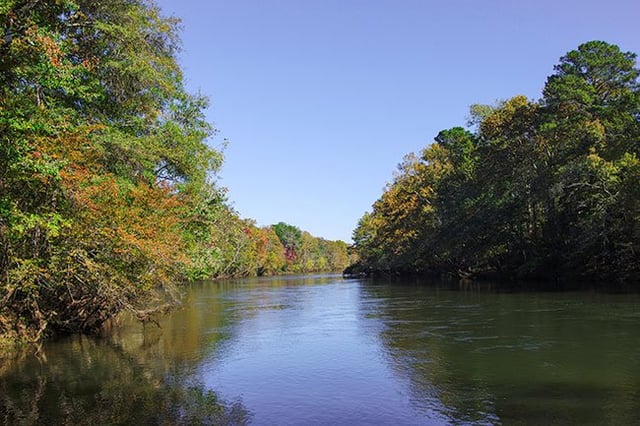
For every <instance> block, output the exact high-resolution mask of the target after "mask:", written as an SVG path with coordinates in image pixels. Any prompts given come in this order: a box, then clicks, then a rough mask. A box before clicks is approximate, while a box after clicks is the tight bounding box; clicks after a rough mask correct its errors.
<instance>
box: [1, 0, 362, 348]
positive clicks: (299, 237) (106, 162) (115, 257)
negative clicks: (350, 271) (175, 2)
mask: <svg viewBox="0 0 640 426" xmlns="http://www.w3.org/2000/svg"><path fill="white" fill-rule="evenodd" d="M178 29H179V21H178V20H176V19H174V18H167V17H164V16H163V15H162V14H161V11H160V10H159V9H158V7H157V6H156V5H155V3H154V2H152V1H147V0H113V1H109V2H104V1H98V0H59V1H58V0H56V1H33V0H6V1H3V2H1V3H0V32H1V35H0V140H1V142H0V336H5V337H6V336H9V337H11V338H13V339H22V340H28V341H37V340H39V339H41V338H43V337H46V336H50V335H54V334H66V333H74V332H94V331H97V330H98V329H99V328H100V327H101V326H102V325H103V324H104V323H105V321H107V320H109V319H111V318H113V317H114V316H115V315H116V314H118V313H120V312H122V311H129V312H132V313H134V314H135V315H136V316H137V317H138V318H140V319H141V320H143V321H147V320H149V319H150V318H152V316H153V315H154V314H155V313H157V312H163V311H165V310H166V309H169V308H170V307H171V306H173V305H174V304H175V303H177V302H178V301H179V299H180V285H181V284H183V283H186V282H189V281H194V280H203V279H212V278H220V277H234V276H248V275H264V274H277V273H286V272H308V271H328V270H333V271H336V270H342V269H344V267H345V266H347V265H348V264H349V262H350V259H349V254H348V253H347V244H346V243H344V242H341V241H327V240H324V239H321V238H316V237H313V236H312V235H310V234H309V233H308V232H303V231H301V230H300V229H298V228H297V227H295V226H293V225H289V224H286V223H279V224H275V225H273V226H267V227H258V226H256V224H255V222H253V221H252V220H249V219H243V218H241V217H240V216H239V215H238V213H237V212H235V211H234V209H233V208H232V207H231V204H230V202H229V201H228V199H227V196H226V190H225V189H224V188H222V187H220V186H219V185H217V184H216V171H217V170H218V169H219V167H220V166H221V164H222V161H223V155H222V153H221V152H220V151H218V150H216V149H213V148H212V147H211V146H210V145H209V143H208V142H209V140H210V137H211V136H212V135H214V134H215V129H214V128H213V127H212V126H211V125H210V124H209V123H208V122H207V121H206V119H205V116H204V111H205V109H206V108H207V105H208V103H207V102H208V101H207V99H206V98H204V97H203V96H200V95H194V94H191V93H188V91H187V90H186V89H185V87H184V83H183V74H182V70H181V69H180V66H179V64H178V62H177V53H178V52H179V49H180V40H179V37H178Z"/></svg>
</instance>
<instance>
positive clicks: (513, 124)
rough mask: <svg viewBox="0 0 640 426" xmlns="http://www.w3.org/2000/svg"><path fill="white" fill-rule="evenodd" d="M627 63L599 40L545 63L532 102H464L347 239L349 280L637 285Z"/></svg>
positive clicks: (638, 123) (638, 105) (634, 150)
mask: <svg viewBox="0 0 640 426" xmlns="http://www.w3.org/2000/svg"><path fill="white" fill-rule="evenodd" d="M635 58H636V55H635V54H633V53H629V52H626V53H625V52H622V51H621V50H620V49H619V48H618V47H617V46H614V45H610V44H607V43H605V42H602V41H591V42H588V43H585V44H582V45H581V46H579V47H578V48H577V50H574V51H571V52H569V53H567V54H566V55H565V56H563V57H562V58H561V59H560V63H559V64H558V65H556V66H555V73H554V74H553V75H551V76H550V77H549V78H548V79H547V82H546V85H545V86H544V91H543V96H542V99H540V100H539V101H532V100H529V99H527V98H526V97H524V96H516V97H514V98H512V99H509V100H507V101H504V102H500V103H499V104H498V105H494V106H486V105H474V106H472V107H471V119H470V122H469V126H470V128H471V129H472V130H467V129H464V128H462V127H455V128H452V129H448V130H443V131H441V132H440V133H439V134H438V135H437V137H436V138H435V141H434V142H433V143H432V144H431V145H429V146H428V147H427V148H426V149H424V150H423V151H422V152H421V153H420V155H415V154H409V155H407V156H406V157H405V159H404V161H403V162H402V164H400V166H399V169H398V171H397V173H396V175H395V178H394V180H393V182H392V183H391V184H389V185H388V187H387V188H386V190H385V191H384V193H383V195H382V196H381V198H380V199H379V200H377V201H376V202H375V204H374V205H373V210H372V212H370V213H366V214H365V215H364V216H363V217H362V218H361V219H360V222H359V224H358V227H357V229H356V230H355V231H354V242H355V246H356V247H357V251H358V253H359V256H360V262H359V263H358V264H356V265H354V266H353V267H351V268H350V272H363V271H369V272H372V271H391V272H396V273H403V272H404V273H438V274H439V273H446V274H454V275H462V276H480V275H485V276H486V275H491V276H499V277H503V278H511V279H513V278H545V279H572V278H573V279H577V278H580V279H594V280H596V279H597V280H605V279H606V280H618V281H637V280H638V279H639V278H640V160H639V159H638V155H639V154H640V86H639V84H638V75H639V71H638V69H637V67H636V62H635Z"/></svg>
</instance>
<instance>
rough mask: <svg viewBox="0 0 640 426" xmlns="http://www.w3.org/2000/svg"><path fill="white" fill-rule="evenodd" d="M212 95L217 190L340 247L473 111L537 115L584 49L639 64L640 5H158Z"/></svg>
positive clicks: (260, 1) (251, 213)
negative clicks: (558, 69)
mask: <svg viewBox="0 0 640 426" xmlns="http://www.w3.org/2000/svg"><path fill="white" fill-rule="evenodd" d="M159 5H160V6H161V8H162V9H163V11H164V13H165V15H172V16H177V17H179V18H181V19H182V23H183V31H182V34H181V35H182V40H183V52H182V53H181V55H180V61H181V64H182V67H183V69H184V71H185V76H186V80H187V86H188V88H189V89H190V90H191V91H193V92H195V91H199V92H201V93H203V94H204V95H207V96H208V97H209V98H210V100H211V108H210V109H209V110H208V112H207V116H208V118H209V120H210V121H211V122H212V123H213V124H214V126H215V127H216V128H217V129H218V130H219V134H218V135H217V136H216V137H215V138H213V139H212V141H211V144H212V145H213V146H217V145H218V144H221V143H222V140H223V139H225V138H226V139H228V140H229V145H228V147H227V149H226V151H225V163H224V166H223V168H222V170H221V172H220V180H219V182H220V184H221V185H222V186H226V187H227V188H228V189H229V198H230V200H231V201H232V204H233V206H234V207H235V208H236V209H237V210H238V211H239V212H240V214H241V215H242V216H243V217H248V218H253V219H255V220H256V221H257V223H258V225H269V224H273V223H277V222H279V221H284V222H287V223H290V224H293V225H296V226H298V227H300V228H301V229H303V230H307V231H309V232H311V233H312V234H313V235H316V236H321V237H324V238H328V239H342V240H345V241H350V238H351V231H352V230H353V228H355V226H356V224H357V221H358V219H359V218H360V217H361V216H362V214H363V213H364V212H365V211H367V210H369V209H370V207H371V204H372V203H373V202H374V201H375V200H376V199H377V198H378V197H379V196H380V195H381V193H382V190H383V188H384V186H385V184H386V183H387V182H389V181H390V180H391V179H392V174H393V171H394V170H395V168H396V165H397V164H398V163H399V162H400V161H401V160H402V157H403V156H404V155H405V154H407V153H409V152H412V151H419V150H420V149H422V148H423V147H425V146H426V145H428V144H429V143H430V142H431V141H432V139H433V137H434V136H435V135H436V134H437V133H438V132H439V131H440V130H442V129H446V128H449V127H453V126H457V125H464V124H465V121H466V117H467V114H468V107H469V105H471V104H474V103H489V104H490V103H493V102H494V101H496V100H498V99H507V98H510V97H512V96H514V95H517V94H523V95H526V96H528V97H529V98H532V99H539V98H540V94H541V90H542V87H543V85H544V82H545V80H546V77H547V76H549V75H550V74H551V73H552V72H553V66H554V65H555V64H556V63H557V62H558V59H559V57H560V56H562V55H564V54H565V53H566V52H568V51H569V50H572V49H575V48H576V47H577V46H578V45H579V44H581V43H583V42H585V41H589V40H604V41H607V42H609V43H614V44H617V45H619V46H620V47H621V48H622V49H623V50H624V51H632V52H635V53H639V54H640V24H639V22H640V1H638V0H608V1H602V0H598V1H595V0H570V1H563V0H536V1H516V0H504V1H491V0H485V1H478V0H476V1H471V0H469V1H462V0H440V1H427V0H423V1H418V0H371V1H364V0H295V1H294V0H281V1H275V0H274V1H271V0H252V1H248V0H245V1H243V0H225V1H218V0H211V1H195V0H160V1H159Z"/></svg>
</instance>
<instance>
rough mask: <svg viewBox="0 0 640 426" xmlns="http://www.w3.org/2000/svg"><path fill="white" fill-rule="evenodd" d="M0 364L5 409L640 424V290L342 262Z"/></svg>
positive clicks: (169, 418) (232, 284)
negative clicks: (387, 271) (401, 274)
mask: <svg viewBox="0 0 640 426" xmlns="http://www.w3.org/2000/svg"><path fill="white" fill-rule="evenodd" d="M186 296H187V297H186V299H185V304H184V307H183V308H182V309H180V310H178V311H175V312H173V313H171V314H169V315H167V316H166V317H163V318H162V319H161V320H160V321H159V322H160V328H158V327H156V326H154V325H147V326H145V327H142V326H141V325H139V324H137V323H134V322H132V321H127V320H123V324H121V325H120V326H119V327H116V328H114V329H113V330H112V331H110V332H109V333H108V334H106V335H105V336H102V337H100V338H87V337H78V336H76V337H70V338H66V339H63V340H60V341H56V342H49V343H47V344H46V345H44V346H43V347H42V348H41V350H40V351H39V352H37V353H33V352H26V353H22V354H15V356H11V357H5V358H4V359H3V360H2V365H0V419H2V421H3V424H73V425H76V424H92V425H98V424H203V423H204V424H248V423H251V424H265V425H279V424H282V425H289V424H302V425H307V424H309V425H314V424H317V425H325V424H327V425H333V424H348V425H352V424H382V425H384V424H389V425H403V424H407V425H411V424H436V425H438V424H514V423H517V424H616V425H618V424H640V295H638V294H620V293H606V292H601V291H581V292H533V291H518V292H505V291H500V290H499V289H497V288H494V287H493V286H491V285H488V284H481V285H480V284H476V285H471V284H466V285H464V284H455V285H451V284H434V283H431V284H424V283H421V284H417V283H413V282H404V283H400V282H393V283H390V282H374V281H368V280H357V279H350V280H346V279H343V278H342V277H340V276H305V277H274V278H256V279H245V280H234V281H226V282H207V283H199V284H194V285H192V286H190V288H189V289H188V290H187V295H186Z"/></svg>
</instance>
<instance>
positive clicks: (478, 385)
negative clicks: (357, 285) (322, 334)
mask: <svg viewBox="0 0 640 426" xmlns="http://www.w3.org/2000/svg"><path fill="white" fill-rule="evenodd" d="M363 293H364V294H366V299H369V300H376V301H377V303H376V306H375V309H372V310H368V309H367V308H365V311H367V315H368V316H369V318H378V319H379V320H381V321H382V322H383V323H384V325H385V327H384V328H383V331H381V332H380V334H379V338H380V340H381V342H382V343H383V345H384V347H385V348H386V349H385V350H386V351H387V353H388V359H389V360H390V363H391V364H392V367H393V368H394V370H395V371H396V372H397V373H398V374H399V375H400V376H402V377H404V378H405V380H407V381H408V382H409V383H410V386H411V388H412V394H413V400H414V404H416V405H419V406H423V407H422V408H433V407H432V405H433V404H432V403H433V401H434V398H435V399H437V400H438V401H439V402H440V403H442V405H443V406H444V407H445V408H444V412H443V413H442V414H445V415H447V416H448V417H449V419H451V421H453V422H461V421H462V422H471V423H474V424H493V423H503V422H504V423H511V422H522V421H525V420H526V422H529V423H531V424H548V423H560V424H640V359H639V358H638V357H637V354H638V353H640V341H639V340H638V337H637V336H638V334H637V324H638V320H639V319H640V312H638V309H637V308H638V306H640V300H639V298H638V295H637V294H636V295H633V294H632V295H620V294H602V293H584V292H582V293H499V292H496V291H495V288H491V287H490V286H484V285H475V286H466V287H465V286H463V285H461V286H459V287H458V286H455V287H454V288H452V287H451V286H448V285H442V286H440V287H435V288H434V286H433V285H432V286H423V285H419V286H416V285H398V284H397V283H394V284H393V285H389V284H388V283H376V284H371V285H365V286H364V287H363ZM612 330H613V331H612ZM441 409H442V408H441Z"/></svg>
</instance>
